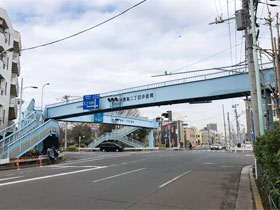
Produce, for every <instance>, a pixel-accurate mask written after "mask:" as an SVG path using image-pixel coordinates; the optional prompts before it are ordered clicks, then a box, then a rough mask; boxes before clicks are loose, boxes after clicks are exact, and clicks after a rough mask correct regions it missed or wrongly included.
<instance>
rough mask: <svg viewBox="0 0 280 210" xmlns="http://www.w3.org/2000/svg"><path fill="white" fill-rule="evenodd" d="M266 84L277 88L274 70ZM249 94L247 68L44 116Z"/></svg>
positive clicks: (105, 96) (108, 96) (49, 110)
mask: <svg viewBox="0 0 280 210" xmlns="http://www.w3.org/2000/svg"><path fill="white" fill-rule="evenodd" d="M264 80H265V84H266V86H268V84H269V85H271V86H272V87H274V76H273V69H272V68H270V69H265V70H264ZM249 95H250V83H249V76H248V72H247V71H243V70H236V71H227V72H219V73H212V74H207V75H201V76H195V77H188V78H183V79H177V80H170V81H166V82H160V83H154V84H150V85H144V86H138V87H134V88H127V89H122V90H117V91H112V92H108V93H102V94H99V107H98V108H96V109H93V110H88V109H84V108H83V100H82V99H76V100H72V101H68V102H62V103H56V104H51V105H47V106H46V107H45V109H44V117H45V119H65V118H73V117H79V116H84V115H91V114H95V113H104V112H110V111H118V110H125V109H133V108H143V107H151V106H161V105H171V104H179V103H203V102H207V101H213V100H219V99H227V98H234V97H242V96H249Z"/></svg>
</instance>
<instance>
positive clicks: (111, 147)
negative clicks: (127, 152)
mask: <svg viewBox="0 0 280 210" xmlns="http://www.w3.org/2000/svg"><path fill="white" fill-rule="evenodd" d="M100 151H102V152H105V151H106V152H109V151H114V152H122V151H123V147H122V146H121V145H119V144H117V143H115V142H103V143H102V144H100Z"/></svg>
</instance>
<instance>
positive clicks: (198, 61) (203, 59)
mask: <svg viewBox="0 0 280 210" xmlns="http://www.w3.org/2000/svg"><path fill="white" fill-rule="evenodd" d="M242 43H243V42H241V43H239V44H237V45H234V46H233V47H232V48H234V47H237V46H239V45H241V44H242ZM232 48H228V49H225V50H222V51H220V52H217V53H215V54H213V55H210V56H208V57H206V58H202V59H200V60H197V61H195V62H193V63H191V64H188V65H186V66H183V67H181V68H178V69H176V70H174V71H173V72H171V73H175V72H177V71H180V70H182V69H185V68H186V67H189V66H193V65H194V64H197V63H200V62H201V61H205V60H208V59H209V58H212V57H215V56H217V55H219V54H222V53H224V52H226V51H228V50H231V49H232Z"/></svg>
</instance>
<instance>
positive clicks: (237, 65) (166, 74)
mask: <svg viewBox="0 0 280 210" xmlns="http://www.w3.org/2000/svg"><path fill="white" fill-rule="evenodd" d="M244 62H245V61H244ZM244 62H240V63H238V64H235V65H231V66H222V67H213V68H206V69H196V70H192V71H182V72H176V73H172V72H171V73H167V72H165V74H160V75H153V76H152V77H162V76H171V75H177V74H188V73H196V72H203V71H210V70H217V71H231V72H238V73H240V71H236V70H228V69H226V68H233V67H243V66H244V67H245V66H247V64H242V63H244Z"/></svg>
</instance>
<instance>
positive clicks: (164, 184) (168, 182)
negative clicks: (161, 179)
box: [159, 171, 191, 188]
mask: <svg viewBox="0 0 280 210" xmlns="http://www.w3.org/2000/svg"><path fill="white" fill-rule="evenodd" d="M190 172H191V171H187V172H185V173H183V174H181V175H179V176H176V177H175V178H173V179H171V180H169V181H167V182H165V183H163V184H162V185H160V186H159V188H163V187H165V186H166V185H168V184H170V183H172V182H174V181H176V180H177V179H180V178H181V177H182V176H184V175H186V174H188V173H190Z"/></svg>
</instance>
